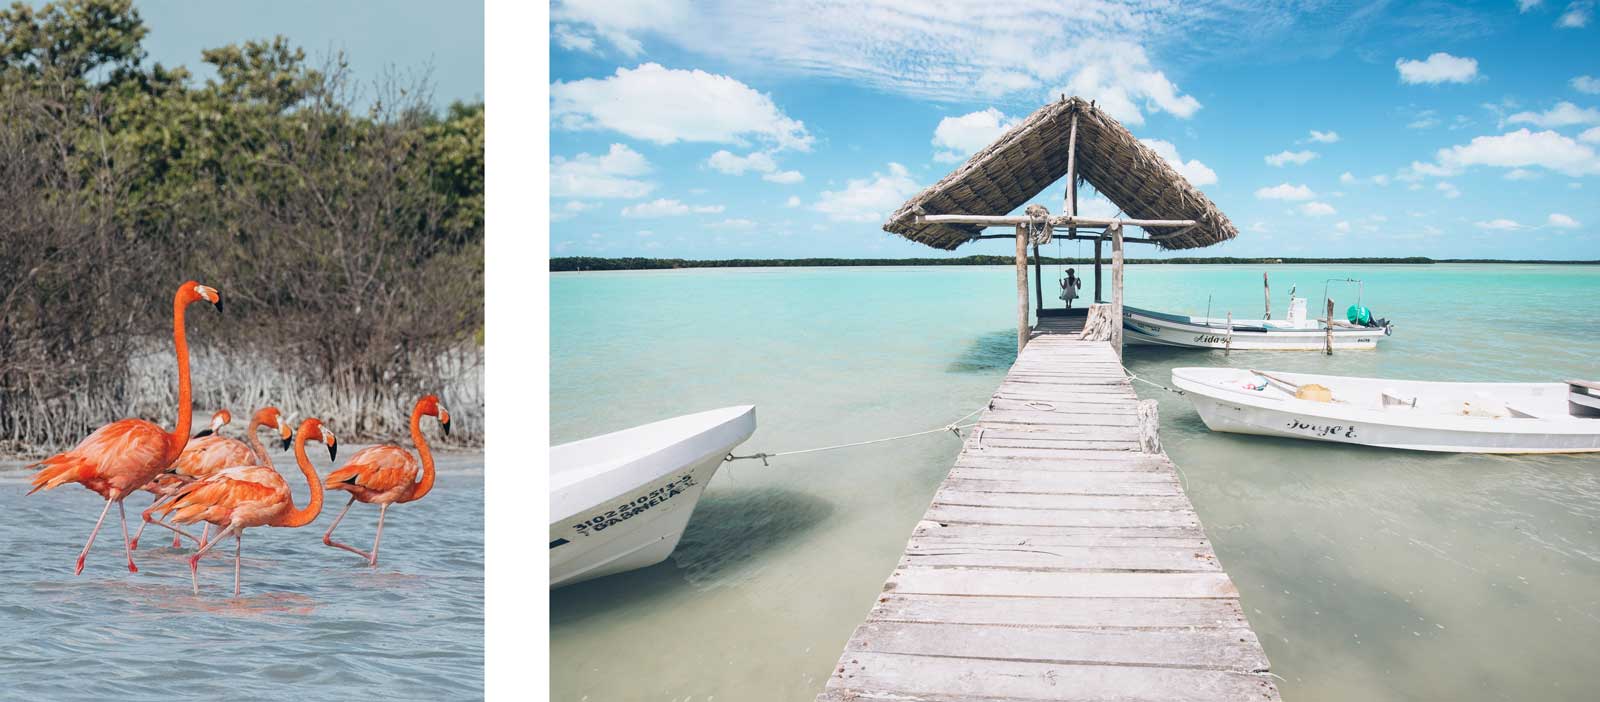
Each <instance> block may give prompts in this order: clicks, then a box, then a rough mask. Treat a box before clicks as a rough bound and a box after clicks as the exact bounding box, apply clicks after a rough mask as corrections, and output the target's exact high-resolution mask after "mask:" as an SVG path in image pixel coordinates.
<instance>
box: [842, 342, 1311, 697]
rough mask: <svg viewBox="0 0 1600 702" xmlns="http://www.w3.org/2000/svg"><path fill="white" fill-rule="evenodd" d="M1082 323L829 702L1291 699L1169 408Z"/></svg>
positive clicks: (977, 458) (1017, 401)
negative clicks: (1185, 466) (1158, 418)
mask: <svg viewBox="0 0 1600 702" xmlns="http://www.w3.org/2000/svg"><path fill="white" fill-rule="evenodd" d="M1083 323H1084V318H1083V317H1081V316H1080V317H1046V318H1044V319H1043V320H1042V321H1041V323H1040V325H1039V326H1038V327H1035V328H1034V330H1033V331H1032V333H1031V335H1030V338H1029V339H1028V340H1027V345H1026V347H1025V348H1024V349H1023V350H1022V352H1021V353H1020V355H1019V357H1018V358H1017V362H1016V364H1015V365H1014V366H1012V368H1011V370H1010V372H1009V373H1008V374H1007V375H1006V378H1005V381H1004V382H1003V383H1001V385H1000V388H999V390H997V391H996V392H995V393H994V397H993V399H992V401H991V402H990V405H989V409H988V410H987V411H985V412H984V413H983V414H982V415H981V417H980V419H979V422H978V425H977V426H975V427H973V429H972V433H971V434H970V435H969V436H968V438H967V440H966V443H965V445H964V446H963V448H962V451H961V453H960V455H959V456H958V457H957V458H956V461H955V467H954V468H953V469H951V471H950V474H949V476H948V477H946V478H945V481H944V483H943V484H942V485H940V486H939V490H938V492H937V493H936V494H935V495H934V497H933V503H932V505H931V506H929V507H928V511H927V514H925V515H924V516H923V518H922V522H921V523H920V524H918V525H917V527H916V530H915V531H914V532H913V533H912V535H911V540H910V541H909V542H908V543H907V544H906V549H905V553H904V555H902V557H901V559H900V563H899V565H898V566H896V567H895V569H894V572H893V573H892V574H891V575H890V576H889V580H888V582H886V583H885V584H884V586H883V592H882V594H881V595H879V597H878V600H877V602H875V603H874V605H873V607H872V611H871V612H870V613H868V615H867V619H866V621H865V622H864V623H863V624H861V625H860V626H859V627H857V628H856V630H855V633H854V635H853V636H851V637H850V641H849V643H848V644H846V646H845V650H844V654H843V655H842V656H840V658H839V663H838V665H837V666H836V667H835V668H834V671H833V674H832V676H831V677H830V678H829V680H828V683H827V687H826V688H825V689H824V690H823V692H822V693H821V694H820V695H818V697H817V699H818V700H819V702H843V701H846V700H861V701H864V702H865V701H870V700H896V701H898V702H904V701H907V700H930V701H934V700H937V701H940V702H944V701H949V700H969V699H983V700H994V701H1004V700H1078V699H1083V700H1090V699H1092V700H1178V699H1183V700H1276V699H1278V698H1279V697H1278V690H1277V687H1276V686H1275V685H1274V684H1273V682H1272V678H1271V677H1270V676H1269V675H1268V674H1267V670H1268V663H1267V657H1266V655H1265V653H1263V652H1262V650H1261V644H1260V642H1259V641H1257V640H1256V635H1255V633H1254V632H1253V631H1251V630H1250V624H1249V622H1248V621H1246V619H1245V615H1244V612H1243V610H1242V609H1241V608H1240V605H1239V593H1238V591H1237V590H1236V589H1235V588H1234V585H1233V582H1232V581H1231V580H1230V579H1229V578H1228V574H1227V573H1226V572H1224V571H1223V569H1222V565H1221V564H1220V563H1218V562H1217V557H1216V554H1215V553H1213V552H1212V549H1211V543H1210V541H1209V540H1207V539H1206V535H1205V531H1204V530H1203V529H1202V528H1201V525H1200V520H1199V518H1197V517H1196V516H1195V513H1194V508H1193V506H1191V505H1190V503H1189V498H1188V496H1186V495H1185V494H1184V493H1183V488H1182V485H1181V483H1180V482H1179V479H1178V474H1177V472H1176V470H1175V468H1174V466H1173V464H1172V461H1171V460H1170V459H1168V458H1167V456H1166V454H1165V453H1162V452H1161V451H1160V448H1159V443H1158V441H1157V440H1156V438H1155V435H1154V420H1155V415H1154V411H1153V410H1154V407H1153V404H1154V403H1153V401H1146V402H1147V403H1149V404H1146V405H1144V406H1142V407H1141V405H1140V401H1139V399H1138V397H1137V396H1136V395H1135V394H1134V392H1133V388H1132V385H1131V383H1130V380H1129V378H1128V377H1127V376H1126V375H1125V374H1124V372H1123V370H1122V367H1121V364H1120V362H1119V360H1118V353H1117V351H1116V350H1115V349H1114V348H1113V346H1112V344H1111V343H1108V342H1106V341H1087V340H1082V339H1080V338H1079V336H1080V335H1079V333H1078V332H1079V331H1081V329H1082V327H1083ZM1141 427H1142V429H1141Z"/></svg>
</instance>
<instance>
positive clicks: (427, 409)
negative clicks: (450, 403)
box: [417, 395, 450, 436]
mask: <svg viewBox="0 0 1600 702" xmlns="http://www.w3.org/2000/svg"><path fill="white" fill-rule="evenodd" d="M417 410H418V411H419V412H421V413H422V414H425V415H428V416H430V417H438V418H439V426H440V428H442V429H444V435H445V436H449V435H450V411H449V410H446V409H445V408H444V405H442V404H439V396H438V395H423V396H422V399H420V400H417Z"/></svg>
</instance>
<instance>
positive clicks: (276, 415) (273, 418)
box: [255, 405, 294, 451]
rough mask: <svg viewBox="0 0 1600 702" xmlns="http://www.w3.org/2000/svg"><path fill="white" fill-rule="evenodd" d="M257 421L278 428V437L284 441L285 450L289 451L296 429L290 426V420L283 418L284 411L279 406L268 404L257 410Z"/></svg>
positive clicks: (262, 424)
mask: <svg viewBox="0 0 1600 702" xmlns="http://www.w3.org/2000/svg"><path fill="white" fill-rule="evenodd" d="M255 423H256V424H259V425H261V426H265V427H272V428H273V429H277V430H278V439H279V440H280V441H282V442H283V450H285V451H288V450H289V446H290V444H291V443H292V442H293V441H294V431H293V430H292V429H290V428H289V422H288V421H287V420H285V419H284V418H283V413H282V412H279V411H278V408H276V407H272V406H270V405H269V406H267V407H262V408H261V409H259V410H256V416H255Z"/></svg>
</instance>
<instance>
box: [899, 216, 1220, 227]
mask: <svg viewBox="0 0 1600 702" xmlns="http://www.w3.org/2000/svg"><path fill="white" fill-rule="evenodd" d="M915 221H916V223H917V224H979V225H983V226H985V227H1012V226H1016V225H1018V224H1031V223H1033V221H1034V220H1033V218H1032V217H1028V216H1026V215H1024V216H1012V215H967V214H935V215H917V217H916V220H915ZM1194 223H1195V221H1194V220H1192V219H1107V218H1104V217H1079V216H1077V215H1056V216H1054V217H1051V218H1050V225H1051V226H1055V227H1074V226H1077V227H1110V226H1111V225H1113V224H1117V225H1121V226H1126V227H1139V228H1141V229H1143V228H1149V227H1187V226H1190V225H1192V224H1194Z"/></svg>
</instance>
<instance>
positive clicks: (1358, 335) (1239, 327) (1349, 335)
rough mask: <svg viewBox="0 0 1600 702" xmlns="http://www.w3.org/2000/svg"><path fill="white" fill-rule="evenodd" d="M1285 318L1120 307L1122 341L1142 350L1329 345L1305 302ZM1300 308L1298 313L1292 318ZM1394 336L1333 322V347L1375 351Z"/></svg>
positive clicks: (1320, 322) (1318, 348)
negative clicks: (1192, 314)
mask: <svg viewBox="0 0 1600 702" xmlns="http://www.w3.org/2000/svg"><path fill="white" fill-rule="evenodd" d="M1294 302H1295V303H1298V304H1296V305H1294V306H1291V307H1290V308H1289V309H1290V314H1289V318H1288V319H1234V320H1229V319H1226V318H1223V319H1219V318H1216V317H1190V316H1187V315H1176V314H1166V313H1164V312H1155V311H1152V310H1143V309H1139V308H1137V307H1126V306H1124V307H1123V308H1122V329H1123V334H1122V339H1123V341H1124V342H1125V343H1128V344H1137V345H1142V346H1179V347H1183V348H1193V349H1233V350H1241V351H1250V350H1256V351H1321V350H1323V348H1325V346H1326V344H1327V336H1328V333H1327V329H1328V326H1327V323H1326V322H1324V321H1323V320H1320V319H1307V318H1306V316H1305V299H1304V298H1298V297H1297V298H1295V299H1294ZM1297 310H1298V312H1299V314H1295V312H1296V311H1297ZM1393 333H1394V328H1393V327H1392V326H1390V325H1388V324H1385V325H1383V326H1381V327H1367V326H1362V325H1359V324H1350V323H1348V322H1344V321H1342V320H1341V321H1335V322H1334V324H1333V348H1335V349H1375V348H1377V347H1378V342H1379V341H1382V340H1383V339H1384V338H1385V337H1387V336H1389V335H1391V334H1393Z"/></svg>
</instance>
